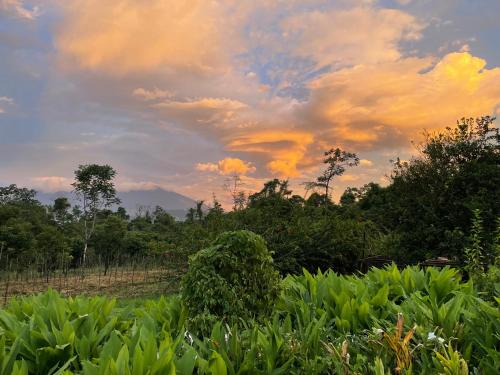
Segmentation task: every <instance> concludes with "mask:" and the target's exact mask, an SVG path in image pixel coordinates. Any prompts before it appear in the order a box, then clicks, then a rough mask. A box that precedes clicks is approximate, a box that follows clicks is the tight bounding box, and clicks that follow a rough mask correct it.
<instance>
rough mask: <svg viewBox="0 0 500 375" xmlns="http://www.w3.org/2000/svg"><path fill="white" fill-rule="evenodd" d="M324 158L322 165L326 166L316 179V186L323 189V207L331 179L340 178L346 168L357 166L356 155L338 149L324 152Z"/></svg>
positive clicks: (326, 199) (328, 194)
mask: <svg viewBox="0 0 500 375" xmlns="http://www.w3.org/2000/svg"><path fill="white" fill-rule="evenodd" d="M324 156H325V158H324V159H323V163H324V164H326V169H325V170H324V171H323V173H322V174H321V175H320V176H319V177H318V178H317V180H316V186H318V187H321V188H324V189H325V205H327V203H328V200H329V199H330V188H331V182H332V180H333V178H334V177H336V176H342V175H343V174H344V172H345V170H346V168H348V167H355V166H357V165H358V164H359V158H358V156H357V155H356V154H354V153H352V152H347V151H343V150H341V149H340V148H335V149H334V148H332V149H330V150H328V151H326V152H325V155H324Z"/></svg>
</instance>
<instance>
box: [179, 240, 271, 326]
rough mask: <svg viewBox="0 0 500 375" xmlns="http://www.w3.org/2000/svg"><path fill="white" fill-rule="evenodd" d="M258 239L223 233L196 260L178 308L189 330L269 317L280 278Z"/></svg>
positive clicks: (192, 262) (189, 273) (192, 260)
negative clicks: (182, 308) (184, 312)
mask: <svg viewBox="0 0 500 375" xmlns="http://www.w3.org/2000/svg"><path fill="white" fill-rule="evenodd" d="M272 262H273V260H272V258H271V254H270V253H269V251H268V250H267V247H266V244H265V242H264V240H263V239H262V237H260V236H257V235H255V234H254V233H252V232H248V231H237V232H226V233H224V234H222V235H221V236H219V237H218V238H217V240H215V242H214V244H213V245H212V246H210V247H208V248H206V249H203V250H201V251H200V252H198V253H197V254H195V255H194V256H193V257H192V258H191V260H190V262H189V271H188V273H187V274H186V276H185V278H184V288H183V293H182V295H183V302H184V305H185V306H186V307H187V310H188V314H189V316H190V318H191V326H192V327H194V328H203V327H206V326H207V323H211V322H215V321H217V320H218V319H219V320H222V321H224V322H229V323H232V322H235V321H236V320H238V319H254V318H259V317H261V316H263V315H266V314H267V313H269V311H271V310H272V308H273V305H274V302H275V300H276V298H277V297H278V293H279V275H278V272H277V271H276V270H275V268H274V266H273V264H272Z"/></svg>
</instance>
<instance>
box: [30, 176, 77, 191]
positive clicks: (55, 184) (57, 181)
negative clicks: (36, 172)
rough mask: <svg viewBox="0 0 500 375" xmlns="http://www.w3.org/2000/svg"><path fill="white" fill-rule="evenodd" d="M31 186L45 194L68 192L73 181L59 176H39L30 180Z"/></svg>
mask: <svg viewBox="0 0 500 375" xmlns="http://www.w3.org/2000/svg"><path fill="white" fill-rule="evenodd" d="M31 181H32V183H33V186H34V187H36V188H39V189H41V190H43V191H46V192H55V191H70V190H71V189H72V187H71V184H72V183H73V180H72V179H70V178H67V177H61V176H41V177H33V178H32V179H31Z"/></svg>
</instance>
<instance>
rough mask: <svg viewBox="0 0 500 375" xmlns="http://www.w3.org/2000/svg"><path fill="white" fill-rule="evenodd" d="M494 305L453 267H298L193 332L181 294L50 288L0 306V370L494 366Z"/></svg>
mask: <svg viewBox="0 0 500 375" xmlns="http://www.w3.org/2000/svg"><path fill="white" fill-rule="evenodd" d="M207 287H208V286H207ZM498 304H499V301H498V300H496V301H485V300H483V299H482V298H481V296H480V295H478V293H477V292H476V291H475V290H474V288H473V285H472V283H470V282H467V283H464V282H462V281H461V276H460V274H459V273H458V271H456V270H453V269H443V270H438V269H433V268H428V269H426V270H420V269H418V268H415V267H413V268H406V269H404V270H402V271H401V270H398V269H397V268H396V267H388V268H386V269H372V270H371V271H369V272H368V273H367V274H366V275H364V276H338V275H336V274H335V273H333V272H327V273H324V274H322V273H318V274H316V275H311V274H309V273H307V272H305V273H304V274H303V275H300V276H289V277H287V278H286V279H285V280H284V281H283V292H282V293H281V296H280V297H279V299H278V301H277V303H276V305H275V307H274V310H273V312H272V314H271V315H269V316H268V317H266V318H265V319H263V320H261V321H245V322H240V323H239V324H233V325H228V324H226V323H225V322H224V321H220V322H218V323H216V324H214V325H213V326H210V327H206V328H207V330H208V334H206V335H204V336H201V335H199V334H197V332H195V331H194V330H192V329H191V328H190V327H189V320H188V319H187V316H186V311H185V310H184V308H183V307H182V304H181V300H180V297H179V296H177V295H170V296H167V297H165V298H164V297H162V298H159V299H152V300H147V301H143V302H141V303H130V304H127V303H122V304H117V302H116V300H114V299H110V298H107V297H84V296H81V297H76V298H73V297H63V296H61V295H59V294H58V293H57V292H55V291H48V292H46V293H43V294H40V295H37V296H29V297H22V298H14V299H12V300H11V301H10V302H9V303H8V305H7V306H6V307H5V308H4V309H3V310H0V374H2V375H3V374H13V375H16V374H17V375H19V374H89V375H93V374H103V375H104V374H110V375H112V374H117V375H118V374H120V375H121V374H186V375H187V374H378V375H382V374H440V373H442V374H468V373H475V374H497V373H498V372H497V371H498V369H499V368H500V354H499V349H500V312H499V309H498V307H499V306H498Z"/></svg>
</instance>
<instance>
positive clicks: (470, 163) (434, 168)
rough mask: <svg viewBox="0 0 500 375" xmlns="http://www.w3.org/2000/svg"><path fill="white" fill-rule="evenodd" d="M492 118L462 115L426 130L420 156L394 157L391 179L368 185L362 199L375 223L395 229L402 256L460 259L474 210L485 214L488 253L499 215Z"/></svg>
mask: <svg viewBox="0 0 500 375" xmlns="http://www.w3.org/2000/svg"><path fill="white" fill-rule="evenodd" d="M493 121H494V119H493V118H491V117H481V118H478V119H475V120H474V119H470V118H469V119H465V118H464V119H462V120H460V121H458V122H457V125H456V126H455V127H453V128H451V127H448V128H446V129H445V130H443V131H440V132H437V133H435V134H429V133H426V134H425V139H424V141H423V142H422V144H420V145H419V146H418V150H419V152H420V153H419V155H417V156H416V157H414V158H412V159H411V160H409V161H402V160H396V162H395V164H394V170H393V172H392V175H391V184H390V185H389V186H388V187H387V188H380V187H378V188H377V187H375V186H372V188H371V189H370V190H368V191H367V192H366V194H365V196H364V198H362V199H361V201H360V207H361V208H362V209H365V208H366V210H367V214H368V215H369V216H371V217H372V220H373V221H374V222H377V223H378V224H380V223H382V224H383V225H384V226H385V227H387V228H392V229H394V230H395V231H396V232H397V234H398V237H399V245H398V249H399V254H400V256H401V258H402V259H401V260H404V261H421V260H425V259H426V258H429V257H436V256H447V257H451V258H457V259H458V260H463V259H464V255H465V253H464V245H465V244H466V238H467V236H468V233H469V232H470V230H471V227H472V222H473V217H474V215H473V212H474V210H475V209H479V210H480V211H481V215H482V219H483V226H484V244H485V245H486V247H487V248H486V249H485V251H486V252H487V253H489V252H491V250H490V249H489V247H491V245H489V244H492V243H493V242H494V240H493V237H494V233H495V220H496V218H497V217H498V216H499V215H500V189H499V187H500V168H499V165H500V136H499V131H498V129H497V128H495V127H494V126H493ZM363 207H365V208H363ZM374 213H376V215H373V214H374ZM372 215H373V216H372ZM365 217H366V216H365Z"/></svg>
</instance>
